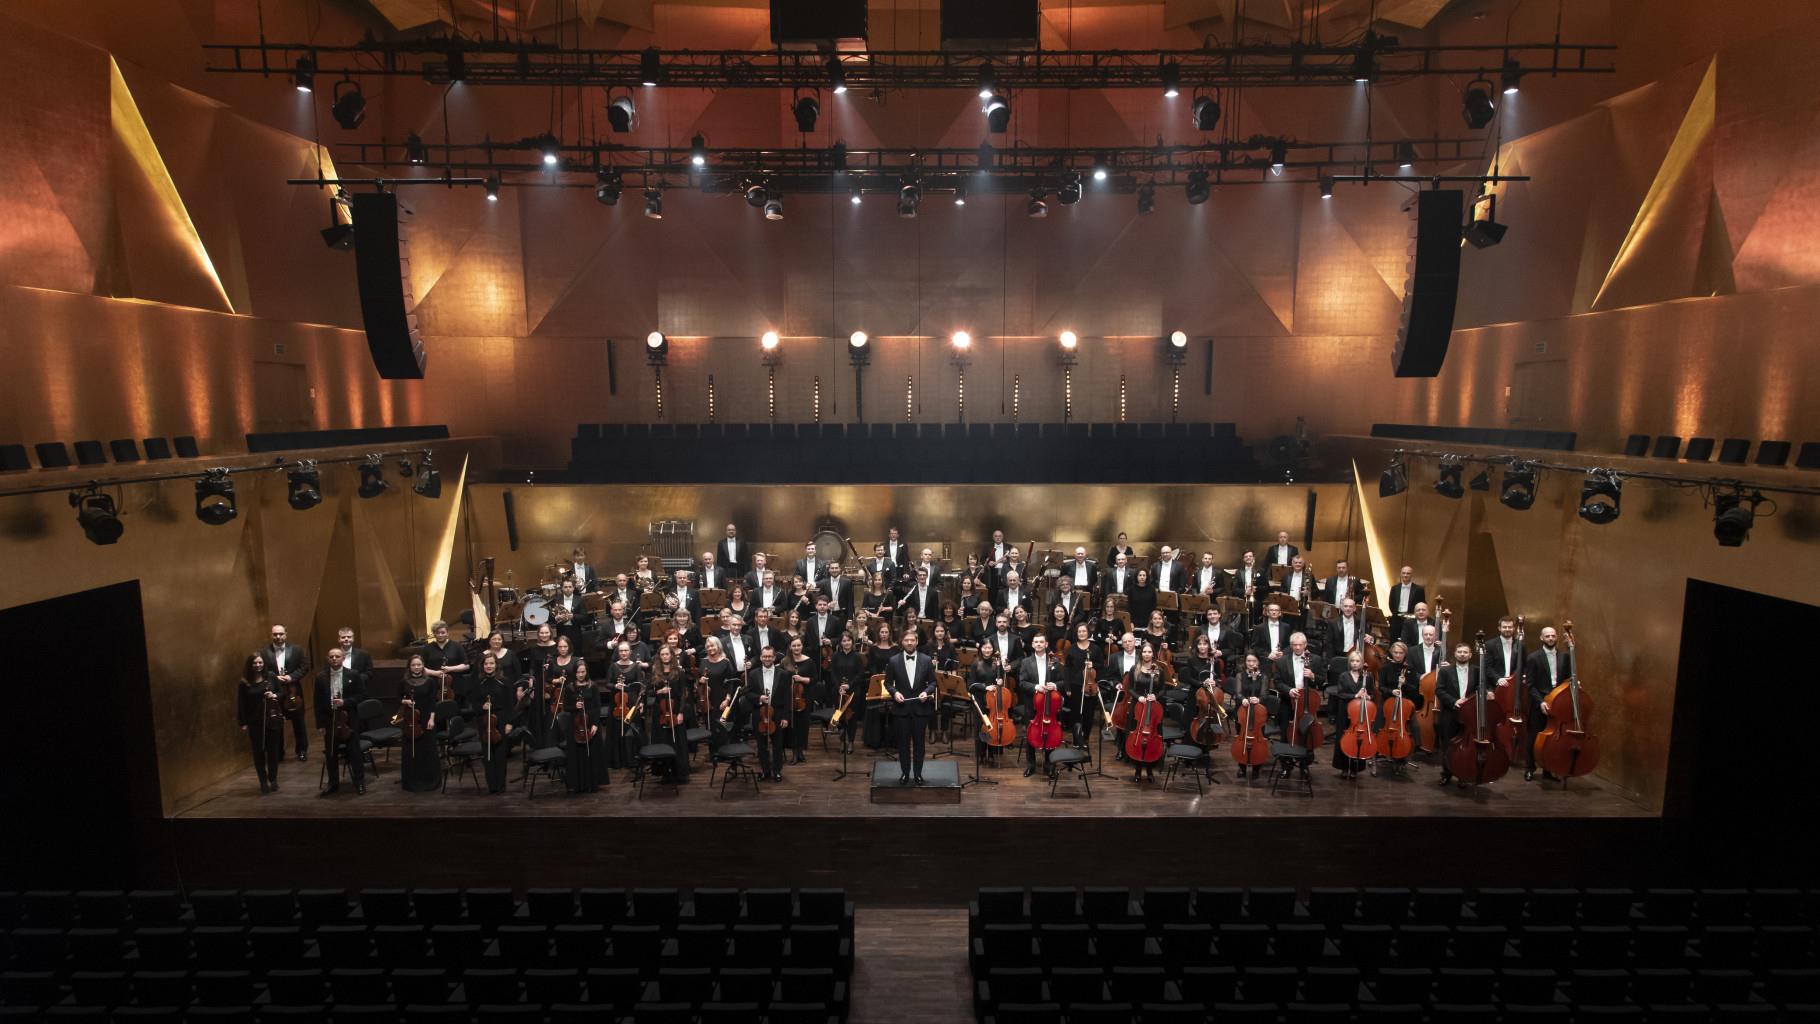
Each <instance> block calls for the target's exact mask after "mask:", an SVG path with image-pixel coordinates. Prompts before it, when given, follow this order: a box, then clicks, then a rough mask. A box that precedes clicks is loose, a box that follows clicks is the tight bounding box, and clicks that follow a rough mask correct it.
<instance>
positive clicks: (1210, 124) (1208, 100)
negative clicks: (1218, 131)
mask: <svg viewBox="0 0 1820 1024" xmlns="http://www.w3.org/2000/svg"><path fill="white" fill-rule="evenodd" d="M1188 123H1189V124H1192V125H1194V126H1195V127H1196V128H1199V129H1200V130H1201V131H1204V132H1210V131H1213V129H1214V127H1215V126H1216V125H1218V124H1219V123H1220V101H1219V100H1216V99H1214V98H1213V97H1212V96H1197V97H1195V100H1194V105H1193V106H1191V107H1189V108H1188Z"/></svg>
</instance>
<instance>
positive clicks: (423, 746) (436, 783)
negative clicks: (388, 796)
mask: <svg viewBox="0 0 1820 1024" xmlns="http://www.w3.org/2000/svg"><path fill="white" fill-rule="evenodd" d="M405 694H406V696H408V697H409V698H410V699H411V700H412V701H413V702H414V703H415V704H416V707H417V711H418V714H420V715H421V716H422V721H423V722H424V723H425V724H426V725H427V724H429V721H430V717H431V709H432V708H433V707H435V703H436V685H435V682H434V681H433V680H431V679H429V678H427V677H426V678H425V679H424V681H423V682H421V683H418V684H416V685H414V686H410V687H409V688H408V689H407V690H406V691H405ZM398 756H399V760H400V762H401V773H402V775H403V779H402V783H403V785H404V788H405V791H406V792H409V793H434V792H436V791H437V790H439V789H441V788H442V758H441V751H440V750H438V748H437V744H436V733H435V731H434V730H431V729H425V730H424V734H423V735H422V736H418V737H414V738H413V737H412V736H411V734H410V731H409V730H406V731H405V734H404V736H403V738H401V739H400V740H399V741H398Z"/></svg>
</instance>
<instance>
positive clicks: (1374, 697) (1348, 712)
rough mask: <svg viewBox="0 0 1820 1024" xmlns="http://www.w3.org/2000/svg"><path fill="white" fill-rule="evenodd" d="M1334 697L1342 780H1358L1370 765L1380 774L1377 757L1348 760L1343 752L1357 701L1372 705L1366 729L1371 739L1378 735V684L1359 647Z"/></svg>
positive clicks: (1335, 737)
mask: <svg viewBox="0 0 1820 1024" xmlns="http://www.w3.org/2000/svg"><path fill="white" fill-rule="evenodd" d="M1328 692H1329V693H1331V694H1332V695H1333V697H1334V706H1333V707H1334V710H1333V766H1334V768H1336V769H1338V772H1339V776H1340V778H1342V779H1356V778H1358V777H1359V769H1360V768H1361V767H1365V766H1367V765H1369V767H1370V768H1371V774H1372V775H1373V776H1374V777H1375V776H1376V775H1377V774H1378V763H1377V760H1376V759H1375V758H1366V757H1347V756H1346V753H1345V752H1344V751H1342V750H1341V749H1340V741H1341V739H1342V738H1344V737H1345V735H1346V733H1347V732H1348V731H1349V730H1351V729H1353V728H1354V723H1353V720H1352V706H1353V702H1354V701H1355V700H1357V699H1358V698H1360V697H1364V698H1365V700H1366V701H1368V702H1369V704H1368V705H1360V707H1361V708H1364V707H1367V706H1369V707H1370V708H1371V714H1370V716H1369V717H1368V718H1367V719H1366V720H1365V730H1366V733H1367V734H1368V735H1370V736H1376V735H1377V733H1378V722H1379V713H1380V710H1381V708H1380V706H1379V705H1378V681H1377V679H1376V677H1374V676H1373V675H1372V674H1371V672H1370V671H1368V670H1367V669H1366V668H1365V655H1364V654H1362V653H1360V652H1359V651H1358V650H1357V649H1356V648H1355V649H1354V650H1353V651H1352V653H1351V654H1348V655H1347V656H1346V671H1344V672H1341V673H1340V675H1339V678H1338V679H1336V680H1334V684H1333V688H1332V689H1331V690H1329V691H1328Z"/></svg>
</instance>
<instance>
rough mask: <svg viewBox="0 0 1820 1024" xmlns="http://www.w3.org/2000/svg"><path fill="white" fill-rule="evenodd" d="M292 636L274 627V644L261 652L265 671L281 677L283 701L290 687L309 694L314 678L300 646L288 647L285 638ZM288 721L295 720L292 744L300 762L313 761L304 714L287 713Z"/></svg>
mask: <svg viewBox="0 0 1820 1024" xmlns="http://www.w3.org/2000/svg"><path fill="white" fill-rule="evenodd" d="M288 635H289V634H288V633H287V632H286V630H285V628H284V627H283V626H281V625H274V626H272V642H271V643H270V644H268V645H266V647H265V649H264V650H262V651H260V652H259V654H260V656H261V657H263V658H264V659H265V670H266V671H267V672H270V673H271V674H272V675H273V676H275V677H277V680H278V695H279V696H280V697H283V696H285V695H286V691H285V688H286V687H287V686H293V685H294V686H296V687H297V692H298V693H299V694H300V695H301V694H304V693H306V691H307V690H308V686H307V683H308V680H309V678H310V656H309V655H308V654H305V653H304V651H303V648H301V647H299V646H297V645H296V644H293V643H287V642H286V640H285V637H286V636H288ZM284 717H286V718H288V719H290V720H291V740H292V745H293V746H294V747H295V748H296V753H297V760H299V761H307V760H309V750H310V738H309V728H308V726H306V725H305V724H304V721H303V710H302V709H301V708H299V709H298V710H296V711H286V712H285V713H284ZM283 754H284V751H283V750H280V751H279V755H280V756H282V755H283Z"/></svg>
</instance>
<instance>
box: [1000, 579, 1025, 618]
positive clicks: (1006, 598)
mask: <svg viewBox="0 0 1820 1024" xmlns="http://www.w3.org/2000/svg"><path fill="white" fill-rule="evenodd" d="M998 606H999V608H1000V609H1001V610H1002V611H1004V612H1006V613H1009V612H1010V611H1011V609H1013V608H1022V609H1023V610H1024V611H1025V612H1026V613H1028V612H1030V611H1031V607H1032V602H1031V600H1030V591H1028V590H1026V589H1024V578H1023V577H1022V576H1021V575H1019V574H1018V571H1017V570H1016V569H1007V570H1005V589H1004V590H1001V591H999V594H998Z"/></svg>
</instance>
